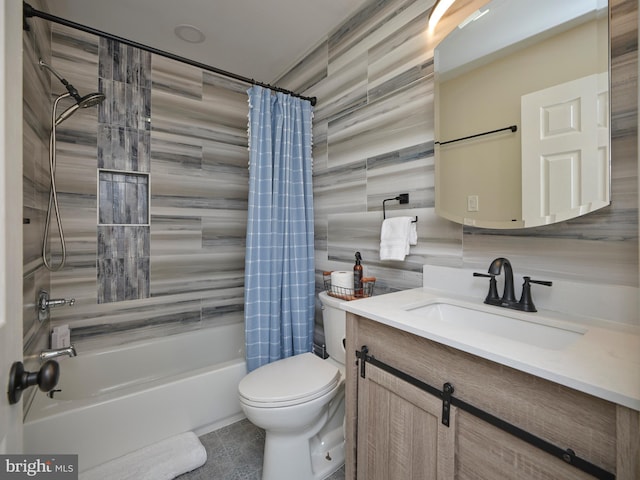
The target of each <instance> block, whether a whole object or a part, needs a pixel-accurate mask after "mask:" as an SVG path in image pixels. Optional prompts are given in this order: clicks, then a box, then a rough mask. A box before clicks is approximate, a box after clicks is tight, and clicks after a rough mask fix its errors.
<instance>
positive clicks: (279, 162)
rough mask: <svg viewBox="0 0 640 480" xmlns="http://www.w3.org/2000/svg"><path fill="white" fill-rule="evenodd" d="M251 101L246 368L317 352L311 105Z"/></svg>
mask: <svg viewBox="0 0 640 480" xmlns="http://www.w3.org/2000/svg"><path fill="white" fill-rule="evenodd" d="M248 94H249V213H248V220H247V246H246V258H245V300H244V311H245V334H246V357H247V368H248V370H249V371H251V370H254V369H256V368H258V367H260V366H261V365H264V364H267V363H269V362H273V361H275V360H279V359H281V358H286V357H290V356H292V355H297V354H299V353H304V352H309V351H311V346H312V342H313V325H314V312H315V273H314V268H315V267H314V247H313V196H312V183H311V174H312V158H311V118H312V115H313V114H312V108H311V104H310V103H309V102H308V101H306V100H302V99H299V98H295V97H292V96H290V95H285V94H283V93H275V94H273V93H272V92H271V91H270V90H269V89H266V88H263V87H260V86H254V87H251V88H250V89H249V90H248Z"/></svg>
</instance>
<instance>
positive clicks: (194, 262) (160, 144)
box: [24, 0, 638, 349]
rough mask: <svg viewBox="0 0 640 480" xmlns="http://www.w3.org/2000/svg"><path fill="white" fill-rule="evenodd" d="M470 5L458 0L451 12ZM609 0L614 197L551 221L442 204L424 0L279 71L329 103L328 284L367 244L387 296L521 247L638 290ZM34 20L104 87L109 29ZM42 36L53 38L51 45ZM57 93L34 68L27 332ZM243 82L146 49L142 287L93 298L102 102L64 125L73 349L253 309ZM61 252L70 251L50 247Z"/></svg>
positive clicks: (541, 270)
mask: <svg viewBox="0 0 640 480" xmlns="http://www.w3.org/2000/svg"><path fill="white" fill-rule="evenodd" d="M474 1H475V0H459V1H458V2H456V7H454V10H453V13H452V15H455V13H456V9H458V8H465V7H466V6H468V4H473V3H474ZM476 3H478V2H476ZM479 3H483V2H479ZM611 3H612V8H611V11H612V63H613V70H612V77H613V78H612V83H613V89H612V92H613V102H612V103H613V105H612V107H613V146H612V153H613V162H612V177H613V203H612V206H611V207H609V208H607V209H605V210H603V211H601V212H599V213H597V214H592V215H588V216H585V217H582V218H580V219H576V220H573V221H570V222H564V223H562V224H558V225H553V226H549V227H544V228H539V229H535V230H522V231H509V232H495V231H487V230H474V229H469V228H463V227H461V226H460V225H457V224H453V223H451V222H448V221H446V220H443V219H440V218H438V217H437V216H435V214H434V213H433V202H434V174H433V106H432V104H433V81H432V71H433V59H432V57H433V47H434V46H435V45H436V44H437V42H438V41H439V40H440V38H441V37H442V35H443V32H438V31H436V33H435V35H434V36H428V35H426V33H425V29H426V20H427V16H428V14H429V11H430V8H431V5H432V2H431V1H430V0H385V1H379V0H371V1H370V2H367V3H366V4H365V5H364V6H363V8H362V9H361V10H360V11H358V12H356V13H355V14H354V15H353V16H352V17H351V18H350V19H349V20H348V21H347V22H346V23H344V24H343V25H341V26H339V27H338V28H337V29H336V30H335V31H334V32H333V34H331V35H330V36H329V37H328V38H326V39H325V40H324V41H323V42H321V43H320V44H319V45H318V47H317V48H316V49H314V50H313V51H312V52H311V53H310V54H309V55H308V56H306V57H305V58H304V59H303V60H301V61H300V62H299V63H298V64H296V65H295V66H294V67H293V68H292V69H291V70H290V71H289V72H288V73H287V74H286V75H284V76H283V77H282V79H281V80H280V81H278V82H277V83H278V84H279V85H280V86H282V87H285V88H290V89H293V90H296V91H299V92H304V94H305V95H312V96H317V97H318V104H317V106H316V108H315V118H314V169H315V173H314V195H315V200H314V208H315V215H316V218H315V230H316V269H317V272H318V273H317V278H318V282H317V285H318V290H320V289H321V288H322V283H321V279H322V275H321V272H322V271H323V270H331V269H345V268H350V267H351V265H352V264H353V255H354V253H355V251H357V250H358V251H361V252H362V254H363V258H364V260H363V264H364V268H365V274H366V275H368V276H371V275H373V276H376V277H377V279H378V281H377V288H376V293H382V292H385V291H393V290H398V289H405V288H413V287H416V286H420V285H421V284H422V265H423V264H433V265H448V266H453V267H468V268H478V269H484V268H486V267H487V265H488V262H489V261H490V260H491V259H492V258H494V257H496V256H499V255H505V256H508V257H509V258H511V260H512V262H513V264H514V266H515V268H516V269H517V270H518V271H522V272H525V271H526V272H527V273H530V274H532V275H535V276H539V277H541V278H544V276H545V274H553V275H554V277H558V276H560V277H566V278H572V279H576V280H579V281H584V282H597V283H598V282H601V283H606V284H609V285H627V286H633V287H637V286H638V186H637V185H638V181H637V91H638V87H637V72H638V68H637V32H638V28H637V22H638V20H637V17H638V15H637V9H638V5H637V2H636V1H635V0H612V2H611ZM472 6H473V5H472ZM34 7H35V8H39V7H38V5H35V4H34ZM31 23H33V24H34V26H35V25H37V28H38V29H39V30H42V31H43V32H44V34H43V36H42V38H44V39H46V38H47V33H46V29H48V28H52V29H53V35H52V47H51V48H52V53H51V62H52V65H53V66H54V67H55V68H56V69H58V70H60V72H61V73H62V74H63V75H64V76H65V77H67V78H68V79H69V80H70V81H71V82H72V83H73V84H74V85H75V86H76V88H78V89H79V90H80V91H81V92H83V93H84V92H92V91H96V90H97V89H98V88H99V85H98V78H99V58H100V54H101V51H100V45H99V40H98V39H97V38H96V37H94V36H92V35H89V34H84V33H81V32H78V31H75V30H71V29H68V28H66V27H61V26H57V25H48V24H47V22H44V21H42V20H37V19H34V20H32V21H31ZM25 35H26V37H25V38H31V37H29V35H33V34H25ZM32 42H33V44H34V45H37V42H36V41H35V40H32ZM25 43H26V40H25ZM43 45H44V47H42V48H44V49H48V46H47V44H46V40H45V41H44V44H43ZM33 49H35V47H29V48H25V64H26V63H28V62H29V61H33V59H32V58H31V57H34V56H35V54H34V53H33V52H32V50H33ZM47 54H48V52H47ZM27 86H29V88H26V87H27ZM36 87H37V88H36ZM57 87H58V85H55V84H52V88H51V89H49V79H48V77H47V76H42V75H41V72H39V70H38V69H36V68H32V67H25V97H26V98H27V97H29V96H31V95H33V97H34V98H36V100H35V103H34V102H31V103H32V106H31V107H27V106H25V124H29V130H28V131H27V130H26V129H25V217H30V218H31V220H32V223H30V224H28V225H25V227H24V228H25V243H26V244H27V245H26V246H25V296H24V298H25V322H26V325H25V338H31V337H33V338H35V337H36V336H34V334H33V332H34V331H36V330H37V331H42V327H41V328H40V329H38V328H37V327H38V325H36V323H35V322H34V321H33V320H32V319H33V310H34V305H33V303H31V299H32V298H33V296H34V291H35V290H36V289H37V288H40V286H42V285H45V286H46V285H47V284H48V282H49V280H48V279H49V274H48V273H47V272H45V271H44V269H43V268H42V265H41V261H40V260H39V254H38V248H39V247H38V243H39V240H38V238H37V237H38V236H39V235H40V232H41V226H42V218H43V208H44V207H43V205H44V202H45V201H46V198H47V182H48V180H47V179H46V165H47V159H46V155H47V148H46V147H47V135H48V130H47V129H48V122H49V121H50V120H48V116H49V113H48V111H46V110H47V109H48V106H46V105H44V104H45V103H46V102H45V100H46V99H47V98H48V97H47V96H45V97H42V96H41V93H38V92H40V89H42V90H44V91H46V92H50V91H53V92H54V93H56V92H58V90H57ZM245 90H246V85H243V84H237V83H235V82H233V81H230V80H228V79H223V78H219V77H217V76H215V75H212V74H209V73H207V72H203V71H202V70H200V69H197V68H194V67H190V66H186V65H183V64H178V63H176V62H174V61H172V60H168V59H165V58H163V57H159V56H157V55H152V57H151V93H150V94H151V122H150V124H151V132H150V146H149V148H150V150H149V151H150V168H149V185H148V188H149V189H150V207H149V209H150V243H149V292H148V298H139V299H135V300H125V301H117V302H107V303H99V302H98V289H99V286H98V271H97V266H96V265H97V262H96V260H97V256H98V235H97V221H98V213H97V209H98V201H97V192H98V177H99V176H98V170H97V168H98V164H97V158H98V138H99V129H98V125H99V118H98V109H84V110H83V111H82V112H78V113H77V114H76V115H74V116H73V117H72V118H70V119H69V120H67V121H66V122H65V123H64V124H62V125H60V128H59V129H58V173H57V178H58V186H59V189H60V192H61V193H60V199H61V208H62V215H63V222H64V226H65V234H66V236H67V248H68V252H69V254H68V255H69V257H68V266H67V268H65V269H64V270H63V271H61V272H56V273H52V274H51V285H50V289H51V293H52V295H53V296H54V297H58V298H76V305H75V306H74V307H72V308H70V307H63V308H60V309H56V310H53V312H52V315H53V323H54V324H59V323H69V324H70V326H71V328H72V329H73V334H72V336H73V340H74V342H76V344H77V345H78V346H79V348H84V349H90V348H96V347H101V346H107V345H111V344H117V343H121V342H126V341H131V340H136V339H142V338H147V337H150V336H162V335H167V334H172V333H176V332H180V331H183V330H189V329H197V328H203V327H208V326H213V325H216V324H218V323H227V322H242V321H243V314H242V309H243V285H244V280H243V274H244V236H245V224H246V208H247V188H248V172H247V161H248V153H247V149H246V147H247V140H246V122H247V101H246V94H245ZM29 92H31V93H29ZM28 102H30V101H28V100H27V99H25V103H28ZM37 102H40V104H38V103H37ZM44 107H46V108H44ZM29 108H31V109H32V110H33V112H30V111H28V109H29ZM41 110H42V111H41ZM405 192H407V193H409V194H410V203H409V205H402V206H398V205H394V202H388V203H387V210H388V211H389V212H392V213H393V214H407V215H417V216H418V218H419V222H418V231H419V232H418V233H419V238H420V241H419V244H418V245H417V246H416V247H414V248H413V249H412V253H411V255H410V256H409V257H407V259H406V261H404V262H390V263H388V262H385V263H382V262H380V261H379V260H378V244H379V232H380V224H381V220H382V212H381V210H382V200H384V199H385V198H390V197H395V196H396V195H398V194H399V193H405ZM404 207H408V208H404ZM53 249H54V251H59V247H57V246H56V245H55V244H54V245H53ZM56 249H57V250H56ZM143 256H144V252H143ZM316 320H317V322H318V320H319V314H318V315H317V317H316ZM46 328H48V326H47V327H46ZM46 328H45V330H46ZM26 343H29V342H28V341H27V340H26ZM32 343H33V342H32ZM40 343H41V341H40Z"/></svg>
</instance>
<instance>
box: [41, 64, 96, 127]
mask: <svg viewBox="0 0 640 480" xmlns="http://www.w3.org/2000/svg"><path fill="white" fill-rule="evenodd" d="M38 65H40V67H41V68H45V69H47V70H49V71H50V72H51V73H52V74H53V75H54V76H55V77H56V78H57V79H58V80H60V83H62V85H64V87H65V88H66V89H67V93H66V94H62V95H60V96H59V97H58V98H59V99H62V98H66V97H72V98H73V99H74V100H75V101H76V103H75V104H73V105H71V106H70V107H69V108H67V109H66V110H65V111H64V112H62V113H61V114H60V116H59V117H57V118H56V120H55V124H56V125H60V124H61V123H62V122H64V121H65V120H66V119H67V118H69V117H70V116H71V115H73V114H74V113H75V111H76V110H77V109H78V108H89V107H93V106H95V105H98V104H100V103H102V102H103V101H104V98H105V97H104V94H102V93H99V92H94V93H89V94H87V95H85V96H84V97H81V96H80V94H79V93H78V90H76V87H74V86H73V85H71V84H70V83H69V82H67V80H66V79H65V78H64V77H63V76H62V75H60V74H59V73H58V72H56V71H55V70H54V69H53V67H51V66H50V65H48V64H47V63H46V62H45V61H44V60H42V59H40V60H39V61H38Z"/></svg>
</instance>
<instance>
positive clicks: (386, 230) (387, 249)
mask: <svg viewBox="0 0 640 480" xmlns="http://www.w3.org/2000/svg"><path fill="white" fill-rule="evenodd" d="M412 220H413V218H412V217H394V218H387V219H386V220H384V221H383V222H382V229H381V232H380V260H404V257H405V256H406V255H408V254H409V244H410V240H411V238H412V236H411V221H412ZM416 240H417V237H416Z"/></svg>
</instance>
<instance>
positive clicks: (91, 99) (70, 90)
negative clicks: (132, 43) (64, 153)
mask: <svg viewBox="0 0 640 480" xmlns="http://www.w3.org/2000/svg"><path fill="white" fill-rule="evenodd" d="M38 64H39V65H40V67H41V68H45V69H46V70H48V71H49V72H51V73H52V74H53V75H54V76H55V77H56V78H57V79H58V80H60V82H61V83H62V84H63V85H64V86H65V88H66V89H67V91H66V92H65V93H62V94H60V95H58V96H57V97H56V99H55V100H54V102H53V107H52V110H51V132H50V136H49V174H50V179H51V185H50V189H49V206H48V208H47V218H46V221H45V224H44V236H43V239H42V261H43V263H44V266H45V267H46V268H47V269H49V270H51V271H57V270H60V269H61V268H62V267H64V264H65V262H66V258H67V249H66V245H65V241H64V233H63V231H62V220H61V218H60V209H59V207H58V194H57V192H56V176H55V173H56V126H58V125H60V124H61V123H62V122H64V121H65V120H66V119H67V118H69V117H70V116H71V115H73V114H74V113H75V112H76V110H78V109H79V108H88V107H93V106H95V105H98V104H100V103H102V102H103V101H104V99H105V96H104V94H102V93H90V94H88V95H85V96H84V97H81V96H80V94H79V93H78V90H76V88H75V87H74V86H73V85H71V84H70V83H69V82H67V81H66V80H65V79H64V78H63V77H62V76H61V75H60V74H59V73H58V72H56V71H55V70H54V69H53V68H52V67H51V66H49V65H47V64H46V63H45V62H44V61H43V60H42V59H40V61H39V62H38ZM69 97H71V98H73V99H74V100H75V103H74V104H73V105H71V106H70V107H68V108H67V109H66V110H65V111H63V112H62V113H61V114H60V115H59V116H56V112H57V110H58V103H59V102H60V100H63V99H65V98H69ZM52 208H53V210H54V211H55V216H56V223H57V226H58V235H59V238H60V246H61V255H62V258H61V260H60V263H58V265H55V266H54V265H52V264H51V260H50V259H49V258H47V244H48V240H49V225H50V223H51V210H52Z"/></svg>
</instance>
